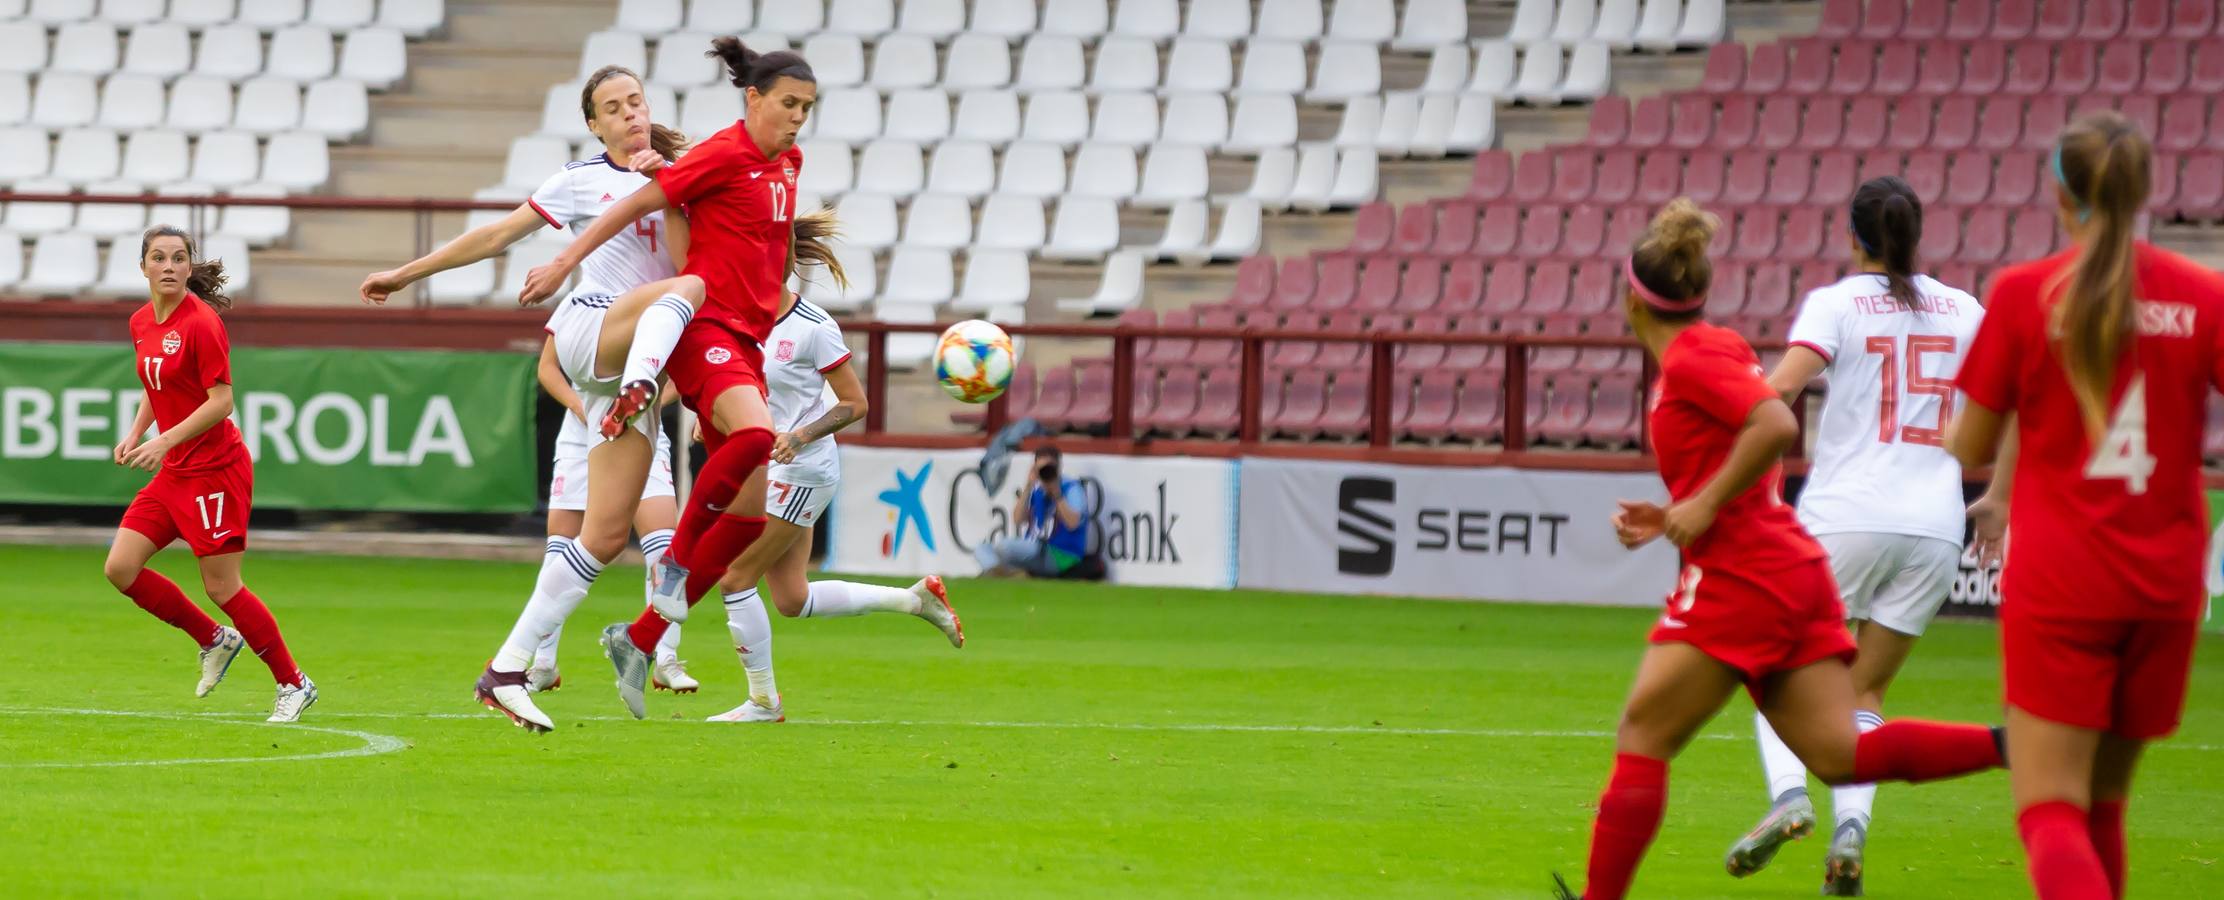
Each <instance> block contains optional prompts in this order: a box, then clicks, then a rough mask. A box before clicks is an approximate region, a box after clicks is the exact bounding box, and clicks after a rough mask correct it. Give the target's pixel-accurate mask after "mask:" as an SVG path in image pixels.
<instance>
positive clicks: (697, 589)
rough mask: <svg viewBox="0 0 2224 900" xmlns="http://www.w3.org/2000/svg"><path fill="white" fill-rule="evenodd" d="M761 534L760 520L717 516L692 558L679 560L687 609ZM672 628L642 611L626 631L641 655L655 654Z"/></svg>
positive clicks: (654, 612)
mask: <svg viewBox="0 0 2224 900" xmlns="http://www.w3.org/2000/svg"><path fill="white" fill-rule="evenodd" d="M764 530H765V519H764V517H763V516H748V517H743V516H719V517H718V521H716V522H714V523H712V524H711V526H710V530H709V531H708V532H706V533H705V534H704V535H703V539H702V541H701V542H700V543H698V544H697V545H696V550H695V555H694V556H693V557H691V558H682V559H681V562H682V563H683V564H685V565H686V566H687V605H689V606H694V605H695V602H696V601H697V600H701V599H702V598H703V593H704V592H705V591H708V590H710V589H711V588H712V587H714V586H716V585H717V584H718V581H719V579H722V578H725V577H726V567H727V566H730V565H733V562H734V560H735V559H736V558H738V557H740V556H741V552H742V551H744V550H747V549H749V545H750V544H754V543H756V542H757V538H758V537H760V536H762V535H763V534H764ZM674 543H675V544H676V543H677V541H675V542H674ZM671 625H672V623H670V622H666V621H664V617H663V616H660V615H657V614H656V610H655V609H643V610H641V617H640V618H638V619H634V620H633V624H632V625H629V626H627V627H626V633H627V634H628V635H631V636H632V637H633V646H635V647H639V648H641V652H643V653H654V652H656V642H658V641H661V640H663V639H664V630H665V629H667V628H670V627H671Z"/></svg>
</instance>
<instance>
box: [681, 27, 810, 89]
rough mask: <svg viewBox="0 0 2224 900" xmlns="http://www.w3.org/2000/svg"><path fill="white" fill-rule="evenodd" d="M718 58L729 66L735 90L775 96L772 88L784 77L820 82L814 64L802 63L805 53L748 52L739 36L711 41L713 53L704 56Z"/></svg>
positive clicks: (727, 69) (781, 51) (790, 51)
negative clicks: (814, 71)
mask: <svg viewBox="0 0 2224 900" xmlns="http://www.w3.org/2000/svg"><path fill="white" fill-rule="evenodd" d="M703 55H704V56H709V57H712V58H715V59H717V60H718V61H719V62H721V63H724V64H725V66H726V78H727V80H728V81H731V82H732V83H733V85H734V87H737V88H741V89H743V90H747V89H749V88H756V89H757V93H759V94H769V93H772V85H773V84H774V83H775V82H778V81H779V80H780V79H782V78H793V79H796V80H798V81H808V82H811V83H812V84H817V83H818V80H819V79H818V76H816V75H813V74H811V64H810V63H808V62H804V61H803V54H801V53H797V52H795V51H792V50H776V51H774V52H771V53H758V52H757V51H755V50H751V49H749V47H748V45H746V44H743V43H742V42H741V39H740V38H737V37H722V38H717V39H715V40H713V41H711V42H710V52H708V53H705V54H703Z"/></svg>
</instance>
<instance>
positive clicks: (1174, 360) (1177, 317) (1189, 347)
mask: <svg viewBox="0 0 2224 900" xmlns="http://www.w3.org/2000/svg"><path fill="white" fill-rule="evenodd" d="M1139 311H1140V312H1149V310H1139ZM1161 321H1162V324H1164V325H1165V326H1166V327H1168V328H1189V327H1192V326H1195V325H1196V324H1197V313H1196V311H1194V310H1188V309H1170V310H1167V311H1166V315H1165V317H1164V318H1163V319H1162V320H1161ZM1149 343H1150V349H1149V351H1148V352H1147V353H1144V354H1143V360H1144V361H1145V362H1148V363H1150V364H1152V365H1156V366H1172V365H1179V364H1181V363H1184V362H1188V361H1189V358H1190V356H1191V354H1193V353H1195V352H1196V349H1197V348H1196V344H1197V342H1196V341H1194V340H1191V339H1189V338H1172V337H1169V338H1155V339H1152V340H1151V341H1150V342H1149Z"/></svg>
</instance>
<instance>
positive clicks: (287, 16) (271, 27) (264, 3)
mask: <svg viewBox="0 0 2224 900" xmlns="http://www.w3.org/2000/svg"><path fill="white" fill-rule="evenodd" d="M305 6H306V4H304V3H303V2H302V0H249V2H245V3H241V4H240V5H239V18H238V19H236V20H235V21H237V22H239V23H240V24H242V25H251V26H254V28H255V29H256V30H258V31H261V32H262V33H264V34H269V33H271V32H273V31H276V30H278V29H280V28H284V27H286V26H288V25H293V24H297V23H299V22H300V21H301V19H302V17H303V16H305V15H306V14H307V12H308V10H307V9H306V8H305Z"/></svg>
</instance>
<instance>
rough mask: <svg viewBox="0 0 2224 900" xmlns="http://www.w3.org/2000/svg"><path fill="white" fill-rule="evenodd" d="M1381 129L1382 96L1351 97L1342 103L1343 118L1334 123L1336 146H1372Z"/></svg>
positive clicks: (1333, 141) (1333, 140) (1334, 141)
mask: <svg viewBox="0 0 2224 900" xmlns="http://www.w3.org/2000/svg"><path fill="white" fill-rule="evenodd" d="M1381 131H1382V97H1380V96H1379V95H1378V96H1368V97H1353V98H1351V100H1350V101H1349V102H1347V103H1345V104H1344V115H1343V118H1341V119H1340V120H1338V121H1337V123H1336V137H1335V138H1334V139H1332V141H1331V142H1332V143H1334V144H1335V145H1336V146H1337V147H1372V146H1374V143H1375V135H1376V134H1378V133H1380V132H1381Z"/></svg>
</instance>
